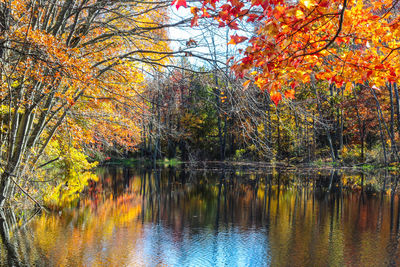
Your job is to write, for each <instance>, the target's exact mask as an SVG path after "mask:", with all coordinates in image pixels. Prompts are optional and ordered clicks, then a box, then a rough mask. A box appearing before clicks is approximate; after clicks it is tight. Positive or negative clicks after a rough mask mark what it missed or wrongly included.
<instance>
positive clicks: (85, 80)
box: [0, 0, 171, 206]
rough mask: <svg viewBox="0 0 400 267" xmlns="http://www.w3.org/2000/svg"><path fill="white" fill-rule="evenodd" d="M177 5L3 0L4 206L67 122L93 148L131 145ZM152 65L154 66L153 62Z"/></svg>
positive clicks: (0, 192) (0, 187)
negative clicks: (148, 72) (150, 73)
mask: <svg viewBox="0 0 400 267" xmlns="http://www.w3.org/2000/svg"><path fill="white" fill-rule="evenodd" d="M168 5H169V3H166V2H153V1H91V0H89V1H88V0H59V1H30V0H13V1H1V2H0V31H1V37H0V44H1V47H0V55H1V58H0V71H1V73H0V75H1V84H0V95H1V109H0V115H1V136H0V141H1V168H2V169H1V178H0V205H1V206H2V205H3V204H4V201H5V200H6V199H9V198H10V197H11V196H12V195H13V194H14V192H15V188H19V189H21V190H22V187H21V185H23V186H24V185H25V186H26V185H27V184H26V182H27V179H28V178H27V177H26V175H27V174H29V171H30V170H31V168H32V167H35V166H37V165H38V162H41V164H45V162H43V161H41V157H42V155H43V154H44V153H45V151H46V147H47V146H48V144H49V143H50V142H51V140H52V139H53V137H54V136H55V135H57V132H58V131H57V130H58V129H59V128H60V127H61V126H62V125H63V126H64V127H65V129H66V131H67V132H68V133H69V134H70V135H71V136H72V137H73V138H75V139H78V140H80V141H83V142H84V143H87V144H92V145H91V146H93V145H94V144H95V143H96V142H99V141H102V142H108V143H114V144H120V145H122V146H126V147H132V146H133V145H135V143H136V142H137V140H138V139H139V134H138V133H139V129H138V127H137V124H136V122H137V120H136V118H135V116H134V115H133V114H135V113H136V112H137V111H138V110H141V109H143V108H144V106H143V105H142V104H141V102H140V101H138V95H139V94H140V92H141V90H142V88H143V86H144V85H145V84H144V76H143V70H145V69H147V68H148V67H147V66H148V65H147V64H151V65H153V66H155V67H156V68H158V66H160V65H162V64H163V63H164V62H165V60H166V58H168V57H169V56H170V55H171V52H170V50H169V48H168V43H167V35H166V31H165V28H166V27H168V26H171V25H170V24H168V16H167V14H166V11H165V7H166V6H168ZM152 68H154V67H152Z"/></svg>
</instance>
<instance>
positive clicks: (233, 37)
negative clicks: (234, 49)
mask: <svg viewBox="0 0 400 267" xmlns="http://www.w3.org/2000/svg"><path fill="white" fill-rule="evenodd" d="M247 39H249V38H247V37H244V36H238V35H237V34H235V35H231V40H230V41H229V42H228V44H240V43H242V42H244V41H246V40H247Z"/></svg>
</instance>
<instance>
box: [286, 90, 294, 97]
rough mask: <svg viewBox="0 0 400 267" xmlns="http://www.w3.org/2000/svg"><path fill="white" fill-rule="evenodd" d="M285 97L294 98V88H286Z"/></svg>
mask: <svg viewBox="0 0 400 267" xmlns="http://www.w3.org/2000/svg"><path fill="white" fill-rule="evenodd" d="M285 97H286V98H287V99H294V90H293V89H289V90H286V91H285Z"/></svg>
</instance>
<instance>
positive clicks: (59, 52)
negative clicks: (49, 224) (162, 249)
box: [0, 0, 400, 206]
mask: <svg viewBox="0 0 400 267" xmlns="http://www.w3.org/2000/svg"><path fill="white" fill-rule="evenodd" d="M397 2H398V1H386V0H382V1H376V0H372V1H369V2H365V1H360V0H354V1H348V0H343V1H338V0H319V1H314V0H301V1H298V2H297V1H280V0H272V1H268V0H266V1H259V0H242V1H239V0H227V1H217V0H205V1H199V2H190V3H186V1H185V0H175V1H174V2H172V3H171V2H170V1H152V0H150V1H122V0H118V1H117V0H116V1H108V0H54V1H45V0H8V1H6V0H1V1H0V72H1V83H0V100H1V103H0V124H1V125H0V130H1V131H0V148H1V150H0V167H1V172H0V173H1V177H0V206H4V205H6V204H10V203H14V202H18V201H19V200H21V199H25V198H27V197H28V198H29V199H30V200H32V201H33V202H35V203H36V204H37V205H39V206H40V205H41V203H46V205H47V206H52V205H53V206H55V205H59V204H60V203H65V202H69V201H71V200H74V199H76V198H77V197H78V196H79V193H80V192H81V191H82V190H83V188H84V187H85V186H86V185H87V184H88V183H89V181H90V180H96V176H95V175H94V174H93V173H91V172H88V170H90V169H92V168H94V167H95V166H96V165H97V164H98V163H99V162H100V163H102V162H105V161H112V160H115V159H117V158H119V159H127V158H135V159H137V158H140V159H142V160H147V161H151V162H153V163H156V162H157V161H160V160H161V161H168V160H169V162H172V161H177V160H178V161H183V162H198V161H203V162H205V161H228V162H232V161H252V162H260V161H262V162H267V163H270V164H282V163H283V164H301V165H305V164H311V165H313V166H318V165H334V166H364V167H365V166H371V165H374V166H376V167H383V168H391V169H392V170H393V171H396V170H397V168H398V163H399V155H400V154H399V141H400V140H399V138H400V136H399V130H400V97H399V92H398V87H397V82H398V77H399V75H400V68H399V63H398V62H399V60H398V57H399V53H398V51H399V49H400V42H399V41H400V31H399V16H398V6H399V5H398V3H397ZM171 4H172V5H173V7H171ZM188 4H189V5H190V7H189V6H188ZM175 7H176V9H177V10H178V11H177V12H175V11H172V10H173V9H175ZM184 9H185V10H184ZM182 10H184V11H182ZM176 29H180V30H179V31H178V32H180V33H182V32H185V33H186V34H185V35H184V36H178V35H177V34H173V31H175V32H176ZM173 159H174V160H173ZM153 163H152V164H153Z"/></svg>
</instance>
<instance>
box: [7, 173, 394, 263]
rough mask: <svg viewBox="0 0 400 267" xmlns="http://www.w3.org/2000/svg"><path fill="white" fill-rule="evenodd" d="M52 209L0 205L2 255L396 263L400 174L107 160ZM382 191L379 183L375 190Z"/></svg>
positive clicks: (16, 259) (59, 259)
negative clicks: (113, 163)
mask: <svg viewBox="0 0 400 267" xmlns="http://www.w3.org/2000/svg"><path fill="white" fill-rule="evenodd" d="M99 176H100V180H99V182H97V183H92V184H91V186H90V187H89V188H88V189H87V191H86V192H85V195H86V197H84V198H83V199H82V200H81V201H79V202H78V203H76V206H74V207H71V208H69V209H66V210H64V211H62V212H60V213H52V214H45V213H42V214H40V215H37V216H35V217H33V219H32V220H31V221H30V222H29V223H25V222H26V221H28V220H29V219H30V218H32V214H28V213H23V214H22V215H21V213H20V212H19V213H18V215H17V216H16V215H15V214H14V213H13V212H12V211H4V212H3V213H0V235H1V241H2V242H1V245H0V249H1V250H0V252H1V254H0V260H1V263H2V264H3V265H9V266H19V265H21V266H26V265H31V266H344V265H347V266H393V265H396V264H399V261H398V256H399V240H400V231H399V228H400V227H399V226H400V217H399V216H400V205H399V198H398V195H397V193H396V189H397V185H398V179H397V177H394V176H390V175H389V174H387V173H383V174H375V175H372V176H368V175H364V174H357V173H356V174H349V173H343V172H338V171H336V172H334V171H333V172H325V173H318V172H306V173H305V172H301V173H296V172H287V171H285V172H276V171H273V172H259V171H257V172H253V171H238V170H226V171H223V172H222V171H220V172H208V171H187V170H184V169H183V170H182V169H179V170H176V169H173V168H169V169H163V170H155V171H151V170H134V169H129V168H117V167H113V168H105V169H102V170H99ZM381 192H382V193H381Z"/></svg>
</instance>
